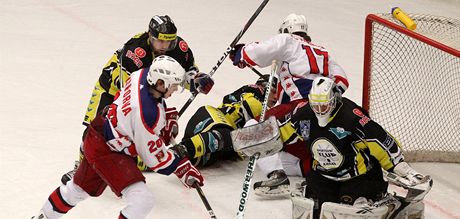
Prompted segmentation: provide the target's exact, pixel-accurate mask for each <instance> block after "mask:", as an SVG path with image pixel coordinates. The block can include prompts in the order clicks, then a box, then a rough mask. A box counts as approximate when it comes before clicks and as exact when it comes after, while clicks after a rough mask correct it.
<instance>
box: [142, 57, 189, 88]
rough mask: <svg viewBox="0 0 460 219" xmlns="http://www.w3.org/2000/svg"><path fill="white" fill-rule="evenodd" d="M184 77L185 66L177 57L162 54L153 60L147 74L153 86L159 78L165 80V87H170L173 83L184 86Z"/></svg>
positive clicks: (148, 80)
mask: <svg viewBox="0 0 460 219" xmlns="http://www.w3.org/2000/svg"><path fill="white" fill-rule="evenodd" d="M184 78H185V70H184V68H183V67H182V66H181V65H180V64H179V63H178V62H177V61H176V60H175V59H173V58H171V57H169V56H166V55H161V56H158V57H156V58H155V59H154V60H153V61H152V65H151V66H150V70H149V73H148V75H147V82H148V83H149V84H150V85H151V86H153V85H155V83H157V81H158V79H161V80H163V81H164V83H165V87H166V88H168V87H169V86H170V85H171V84H178V85H181V86H182V84H183V82H184Z"/></svg>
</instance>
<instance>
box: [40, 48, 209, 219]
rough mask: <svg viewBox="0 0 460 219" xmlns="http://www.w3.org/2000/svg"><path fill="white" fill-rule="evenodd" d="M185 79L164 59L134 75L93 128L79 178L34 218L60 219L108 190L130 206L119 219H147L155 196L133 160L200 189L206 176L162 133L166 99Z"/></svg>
mask: <svg viewBox="0 0 460 219" xmlns="http://www.w3.org/2000/svg"><path fill="white" fill-rule="evenodd" d="M184 77H185V71H184V69H183V67H182V66H181V65H180V64H179V63H178V62H177V61H176V60H174V59H173V58H171V57H169V56H164V55H162V56H158V57H156V58H155V59H154V60H153V62H152V65H151V66H150V67H147V68H144V69H141V70H139V71H136V72H134V73H132V75H131V77H130V78H129V79H128V80H126V83H125V86H124V87H123V88H122V90H121V91H120V92H119V93H117V95H116V96H115V100H114V102H113V103H112V104H111V105H110V107H107V108H108V110H103V112H102V113H101V114H99V115H98V116H97V117H96V118H95V119H94V120H93V121H92V122H91V123H90V125H89V127H88V133H87V134H86V136H85V139H84V150H83V152H84V158H83V160H82V161H81V163H80V165H79V166H78V168H77V171H76V173H75V176H74V177H73V178H72V179H71V180H70V181H68V182H67V184H66V185H64V184H62V185H61V186H59V187H58V188H57V189H56V190H54V191H53V192H52V193H51V195H50V196H49V198H48V199H47V200H46V202H45V204H44V206H43V207H42V209H41V210H40V214H39V215H38V216H36V217H35V218H36V219H38V218H40V219H42V218H48V219H54V218H59V217H61V216H63V215H64V214H66V213H67V212H68V211H69V210H71V209H72V208H73V207H75V206H76V205H77V204H78V203H79V202H81V201H83V200H85V199H86V198H88V197H89V196H94V197H97V196H99V195H101V194H102V192H103V191H104V190H105V188H106V187H107V185H109V186H110V188H111V190H112V191H113V192H114V193H115V194H116V195H117V196H120V197H122V198H123V199H124V200H125V201H126V202H127V205H126V207H125V208H123V209H122V210H121V211H120V215H119V218H145V217H146V216H147V215H148V214H149V212H150V211H151V209H152V208H153V199H154V197H153V194H152V192H151V191H150V190H149V189H148V187H147V186H146V183H145V177H144V176H143V175H142V172H141V171H140V170H139V169H138V168H137V165H136V161H135V160H134V159H133V157H135V156H140V157H141V158H142V159H143V160H144V162H145V163H146V165H147V166H148V167H149V168H151V169H152V170H153V171H155V172H157V173H160V174H164V175H169V174H171V173H174V174H175V175H176V176H177V177H178V178H179V179H180V180H181V181H182V183H183V184H184V185H185V186H186V187H195V186H197V185H198V186H202V185H203V182H204V179H203V176H202V175H201V173H200V172H199V171H198V170H197V169H196V168H195V167H194V166H193V165H192V164H191V163H190V160H189V159H188V158H187V156H186V155H185V154H184V153H183V152H182V151H178V150H176V149H177V148H175V147H172V148H171V149H168V148H167V147H166V144H165V142H164V141H163V135H165V134H166V135H168V133H164V131H162V130H164V129H163V128H164V127H165V125H167V124H168V123H169V121H167V118H168V115H167V113H166V112H165V111H166V110H167V107H166V103H165V99H167V98H169V97H170V96H171V95H172V94H173V93H174V92H175V91H177V89H178V86H181V85H182V84H183V81H184ZM94 218H97V216H94Z"/></svg>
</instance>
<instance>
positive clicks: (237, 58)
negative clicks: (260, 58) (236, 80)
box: [229, 43, 247, 68]
mask: <svg viewBox="0 0 460 219" xmlns="http://www.w3.org/2000/svg"><path fill="white" fill-rule="evenodd" d="M244 46H245V44H243V43H240V44H236V45H235V47H233V49H232V50H231V51H230V54H229V57H230V60H232V62H233V65H234V66H238V68H244V67H246V66H247V64H246V62H245V61H244V60H243V58H242V55H241V53H242V49H243V47H244Z"/></svg>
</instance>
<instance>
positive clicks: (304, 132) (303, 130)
mask: <svg viewBox="0 0 460 219" xmlns="http://www.w3.org/2000/svg"><path fill="white" fill-rule="evenodd" d="M299 127H300V135H301V136H302V138H303V140H304V141H306V140H307V139H308V137H310V120H300V122H299Z"/></svg>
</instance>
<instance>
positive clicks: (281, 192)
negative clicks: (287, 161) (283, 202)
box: [254, 170, 290, 198]
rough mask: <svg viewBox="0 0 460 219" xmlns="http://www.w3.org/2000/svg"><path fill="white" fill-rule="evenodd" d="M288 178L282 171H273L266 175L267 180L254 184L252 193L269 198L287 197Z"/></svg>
mask: <svg viewBox="0 0 460 219" xmlns="http://www.w3.org/2000/svg"><path fill="white" fill-rule="evenodd" d="M289 185H290V183H289V178H288V177H287V175H286V173H285V172H284V170H275V171H273V172H271V173H270V174H269V175H268V180H265V181H259V182H256V183H254V191H255V194H256V195H258V196H263V197H269V198H281V197H286V198H287V197H289V195H290V190H289Z"/></svg>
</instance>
